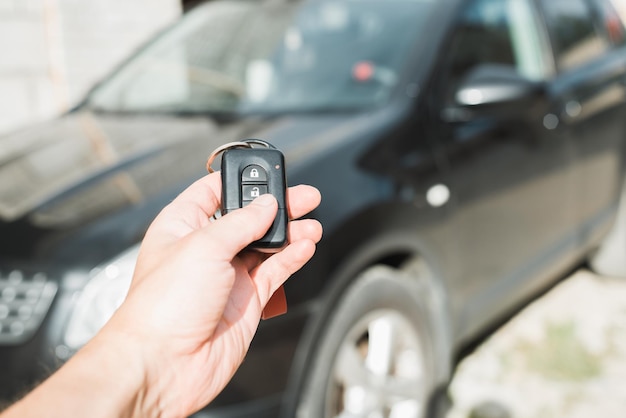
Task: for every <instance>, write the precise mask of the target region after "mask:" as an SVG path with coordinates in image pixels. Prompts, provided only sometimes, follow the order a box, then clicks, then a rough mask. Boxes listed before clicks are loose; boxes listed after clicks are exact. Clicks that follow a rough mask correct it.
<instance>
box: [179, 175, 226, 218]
mask: <svg viewBox="0 0 626 418" xmlns="http://www.w3.org/2000/svg"><path fill="white" fill-rule="evenodd" d="M221 197H222V178H221V175H220V173H219V172H216V173H211V174H209V175H206V176H204V177H202V178H201V179H199V180H197V181H196V182H194V183H193V184H192V185H191V186H189V187H187V189H185V190H184V191H183V192H182V193H181V194H179V195H178V197H177V198H176V199H174V201H173V202H172V203H170V204H169V205H168V208H171V209H172V210H174V211H175V210H176V209H178V208H179V207H181V206H184V205H187V204H191V205H193V206H197V207H198V208H200V209H201V210H202V211H203V212H204V213H205V214H206V216H207V218H210V217H211V216H213V214H214V213H215V212H216V211H217V209H219V206H220V201H221Z"/></svg>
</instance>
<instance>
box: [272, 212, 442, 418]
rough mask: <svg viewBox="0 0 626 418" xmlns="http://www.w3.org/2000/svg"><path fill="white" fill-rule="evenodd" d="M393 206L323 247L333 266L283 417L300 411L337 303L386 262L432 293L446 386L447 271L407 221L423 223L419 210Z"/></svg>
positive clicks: (299, 354) (364, 217)
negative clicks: (308, 376)
mask: <svg viewBox="0 0 626 418" xmlns="http://www.w3.org/2000/svg"><path fill="white" fill-rule="evenodd" d="M394 206H395V207H393V208H391V207H389V205H381V206H380V207H377V208H371V209H370V210H367V211H364V212H363V213H361V214H360V215H359V216H356V217H353V218H352V221H351V222H349V223H347V224H345V225H344V226H342V227H340V228H337V230H336V231H334V232H333V233H332V234H331V235H330V237H327V238H326V242H325V243H324V245H323V249H322V251H323V252H324V254H325V257H324V258H327V259H326V260H325V262H326V265H329V266H330V267H329V268H328V270H327V272H328V273H327V278H326V279H325V283H324V286H323V288H322V290H321V292H320V295H319V297H318V298H317V302H316V303H315V307H314V308H313V309H312V312H313V314H312V315H311V319H310V320H309V321H308V322H307V325H306V327H305V329H304V331H303V333H302V337H301V339H300V343H299V345H298V349H297V351H296V354H295V357H294V360H293V364H292V368H291V372H290V376H289V384H288V392H287V396H286V397H285V399H286V405H285V408H284V413H283V415H282V416H284V417H293V416H295V414H296V409H297V406H298V400H299V397H300V394H301V393H302V390H303V388H304V384H305V380H306V378H305V377H306V373H307V371H308V369H309V367H310V365H311V360H312V358H313V356H314V353H315V350H316V349H317V346H318V341H319V338H320V336H321V335H322V334H323V331H324V326H325V324H326V323H327V322H328V320H329V319H330V316H331V315H332V313H333V311H334V307H335V306H336V303H337V302H338V301H339V299H340V298H341V297H342V295H343V294H344V292H345V291H346V289H347V288H348V287H349V286H350V284H351V283H352V282H353V281H354V280H356V279H357V278H358V277H360V276H361V275H362V274H364V273H365V272H367V271H368V270H370V269H372V268H375V267H376V266H381V265H382V266H387V267H390V268H393V269H396V270H399V271H400V272H403V273H406V274H409V275H411V276H413V277H415V278H416V279H417V280H419V281H420V286H421V287H422V288H423V289H424V291H425V292H427V293H428V296H427V297H426V298H425V299H426V300H427V301H428V309H429V315H430V319H431V321H433V324H432V326H433V327H436V328H437V329H439V330H441V332H439V333H437V335H436V336H437V337H438V338H437V341H436V344H437V347H436V349H437V350H438V351H439V352H442V353H445V356H446V357H445V359H446V361H444V362H442V363H444V364H445V366H444V367H438V369H437V382H438V385H440V386H441V385H445V384H447V382H448V380H449V378H450V376H451V371H452V353H453V350H452V324H451V322H450V321H451V315H450V305H449V298H448V291H447V289H446V287H445V285H444V281H443V280H442V279H441V277H442V269H441V268H440V264H439V260H437V258H436V256H435V254H436V252H435V251H434V249H433V245H432V244H431V243H429V242H428V240H426V239H422V238H420V235H419V225H416V224H413V225H406V224H405V222H406V220H407V219H420V218H421V219H422V221H424V217H421V216H420V213H419V212H420V211H416V208H415V207H414V206H412V205H409V204H396V205H394ZM406 211H410V212H411V213H410V214H407V213H406ZM372 220H375V221H374V222H373V221H372ZM426 222H427V221H426ZM416 231H417V233H416ZM424 273H427V274H424Z"/></svg>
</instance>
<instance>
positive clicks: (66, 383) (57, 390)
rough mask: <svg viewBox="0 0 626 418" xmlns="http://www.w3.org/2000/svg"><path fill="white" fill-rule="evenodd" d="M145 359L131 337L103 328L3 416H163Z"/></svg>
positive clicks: (26, 417)
mask: <svg viewBox="0 0 626 418" xmlns="http://www.w3.org/2000/svg"><path fill="white" fill-rule="evenodd" d="M142 362H143V359H142V358H141V351H140V350H139V349H137V347H136V346H135V345H134V344H133V343H132V342H130V343H129V341H127V340H126V341H124V339H123V338H121V336H115V335H112V334H111V333H104V334H103V335H99V336H97V337H96V339H95V340H94V341H93V342H91V343H90V344H88V345H87V346H85V347H84V348H83V349H82V350H81V351H79V352H78V353H77V354H76V355H75V356H74V357H73V358H72V359H71V360H70V361H69V362H68V363H66V364H65V365H64V366H63V367H62V368H61V369H59V370H58V371H57V372H56V373H55V374H53V375H52V376H51V377H50V378H49V379H47V380H46V381H45V382H44V383H42V384H41V385H40V386H39V387H37V388H36V389H35V390H34V391H33V392H31V393H30V394H29V395H28V396H26V397H25V398H23V399H22V400H20V401H19V402H17V403H16V404H15V405H13V406H12V407H11V408H9V409H8V410H7V411H5V412H4V414H1V418H17V417H20V418H29V417H44V416H45V417H87V416H88V417H93V418H98V417H107V418H111V417H157V416H160V413H159V411H158V399H156V396H152V395H151V393H148V392H146V390H147V388H148V387H150V385H149V384H146V383H147V382H146V379H147V377H146V376H145V373H144V367H143V363H142Z"/></svg>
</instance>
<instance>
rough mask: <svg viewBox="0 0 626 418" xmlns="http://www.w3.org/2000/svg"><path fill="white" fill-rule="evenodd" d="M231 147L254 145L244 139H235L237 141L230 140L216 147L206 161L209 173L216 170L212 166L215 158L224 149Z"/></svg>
mask: <svg viewBox="0 0 626 418" xmlns="http://www.w3.org/2000/svg"><path fill="white" fill-rule="evenodd" d="M231 148H252V145H250V144H249V143H247V142H244V141H235V142H229V143H227V144H224V145H222V146H219V147H217V148H215V150H214V151H213V152H212V153H211V155H209V159H208V160H207V162H206V169H207V171H208V172H209V173H214V172H215V170H213V167H211V165H212V164H213V161H215V158H216V157H217V156H218V155H220V154H221V153H223V152H224V151H226V150H229V149H231Z"/></svg>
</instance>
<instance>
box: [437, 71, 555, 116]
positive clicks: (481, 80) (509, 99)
mask: <svg viewBox="0 0 626 418" xmlns="http://www.w3.org/2000/svg"><path fill="white" fill-rule="evenodd" d="M543 88H544V85H543V83H541V82H536V81H533V80H530V79H528V78H526V77H524V76H523V75H521V74H520V73H519V72H518V71H517V69H515V68H514V67H512V66H508V65H496V64H484V65H480V66H478V67H476V68H474V69H473V70H472V71H470V72H469V74H468V75H467V76H466V77H465V78H464V79H463V81H462V82H461V84H460V86H459V88H458V89H457V91H456V93H455V95H454V101H455V105H454V107H453V108H448V109H446V110H445V114H444V115H445V116H446V118H445V119H446V120H448V121H463V120H469V119H471V118H472V117H477V116H481V115H482V116H484V115H492V116H497V115H499V116H506V115H507V114H513V112H517V111H519V110H522V109H524V108H526V106H530V105H532V104H533V102H534V101H535V100H537V99H538V98H539V97H540V96H541V94H542V92H543Z"/></svg>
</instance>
